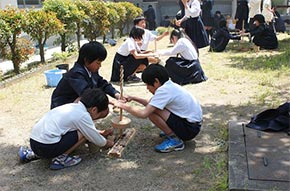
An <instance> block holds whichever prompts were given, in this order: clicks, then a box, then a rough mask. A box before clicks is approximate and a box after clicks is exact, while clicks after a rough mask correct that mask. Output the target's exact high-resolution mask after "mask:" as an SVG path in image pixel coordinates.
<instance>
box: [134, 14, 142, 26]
mask: <svg viewBox="0 0 290 191" xmlns="http://www.w3.org/2000/svg"><path fill="white" fill-rule="evenodd" d="M142 20H145V17H143V16H139V17H136V18H135V19H134V21H133V24H134V25H138V23H139V22H140V21H142Z"/></svg>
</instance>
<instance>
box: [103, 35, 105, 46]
mask: <svg viewBox="0 0 290 191" xmlns="http://www.w3.org/2000/svg"><path fill="white" fill-rule="evenodd" d="M105 43H106V35H105V34H104V35H103V44H105Z"/></svg>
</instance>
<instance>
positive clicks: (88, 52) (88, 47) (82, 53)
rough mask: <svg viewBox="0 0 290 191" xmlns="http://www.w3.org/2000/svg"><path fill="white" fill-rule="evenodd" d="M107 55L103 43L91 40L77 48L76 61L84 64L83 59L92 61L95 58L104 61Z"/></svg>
mask: <svg viewBox="0 0 290 191" xmlns="http://www.w3.org/2000/svg"><path fill="white" fill-rule="evenodd" d="M106 57H107V50H106V48H105V47H104V46H103V44H101V43H99V42H97V41H91V42H88V43H86V44H84V45H83V46H82V47H81V48H80V50H79V57H78V59H77V63H79V64H81V65H85V61H87V62H88V63H92V62H93V61H95V60H99V61H104V60H105V59H106Z"/></svg>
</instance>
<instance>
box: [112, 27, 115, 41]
mask: <svg viewBox="0 0 290 191" xmlns="http://www.w3.org/2000/svg"><path fill="white" fill-rule="evenodd" d="M111 34H112V39H115V27H114V26H112V27H111Z"/></svg>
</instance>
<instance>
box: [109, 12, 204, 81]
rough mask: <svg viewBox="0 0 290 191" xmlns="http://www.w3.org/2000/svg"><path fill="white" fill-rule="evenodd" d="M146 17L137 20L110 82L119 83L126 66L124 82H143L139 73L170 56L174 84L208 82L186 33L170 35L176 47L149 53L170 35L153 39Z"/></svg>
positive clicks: (196, 52) (168, 63) (119, 51)
mask: <svg viewBox="0 0 290 191" xmlns="http://www.w3.org/2000/svg"><path fill="white" fill-rule="evenodd" d="M145 27H146V22H145V18H144V17H142V16H141V17H137V18H136V19H135V20H134V27H133V28H132V30H131V31H130V34H129V37H128V38H127V39H126V41H125V42H123V43H122V45H121V46H120V47H119V49H118V50H117V52H116V54H115V57H114V61H113V66H112V73H111V82H119V81H120V66H121V65H123V70H124V75H123V77H124V80H125V82H126V81H133V82H138V81H140V80H141V79H140V78H138V77H137V76H136V73H138V72H142V71H143V70H144V69H145V68H146V67H147V66H148V65H149V64H156V63H159V61H160V60H159V57H160V56H171V57H170V58H169V59H167V60H166V65H165V68H166V69H167V71H168V73H169V76H170V78H171V80H172V81H173V82H175V83H178V84H180V85H185V84H189V83H200V82H202V81H205V80H206V79H207V78H206V76H205V74H204V71H203V70H202V67H201V65H200V63H199V58H198V49H197V47H196V45H195V43H193V42H192V41H191V39H190V38H189V37H188V35H186V34H185V33H184V32H183V30H179V29H174V30H173V31H172V32H171V34H170V41H171V43H173V45H174V46H173V47H172V48H171V49H167V50H158V51H152V50H148V45H149V42H152V41H155V40H156V41H158V40H160V39H162V38H163V37H165V36H167V35H168V34H169V32H168V31H166V32H164V33H163V34H161V35H160V36H156V35H154V34H153V33H152V32H150V31H149V30H147V29H145Z"/></svg>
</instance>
